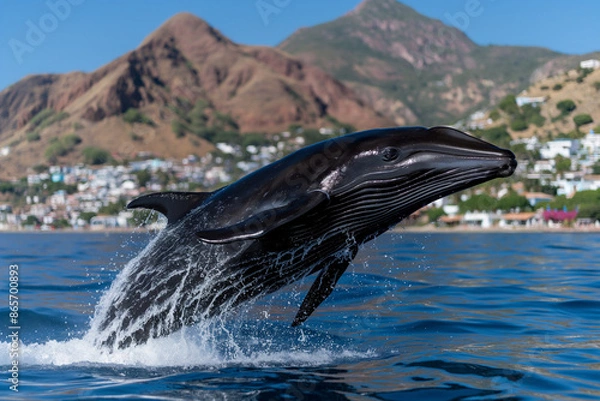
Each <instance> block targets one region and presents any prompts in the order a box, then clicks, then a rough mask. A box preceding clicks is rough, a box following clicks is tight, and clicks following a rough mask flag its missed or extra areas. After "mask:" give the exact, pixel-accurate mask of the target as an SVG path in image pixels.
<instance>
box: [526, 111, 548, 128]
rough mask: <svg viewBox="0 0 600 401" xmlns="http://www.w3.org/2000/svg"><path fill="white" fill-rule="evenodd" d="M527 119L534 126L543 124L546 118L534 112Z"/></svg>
mask: <svg viewBox="0 0 600 401" xmlns="http://www.w3.org/2000/svg"><path fill="white" fill-rule="evenodd" d="M529 121H530V122H531V123H532V124H534V125H535V126H536V127H541V126H543V125H544V123H545V122H546V118H545V117H543V116H542V115H540V114H535V115H533V116H531V118H530V119H529Z"/></svg>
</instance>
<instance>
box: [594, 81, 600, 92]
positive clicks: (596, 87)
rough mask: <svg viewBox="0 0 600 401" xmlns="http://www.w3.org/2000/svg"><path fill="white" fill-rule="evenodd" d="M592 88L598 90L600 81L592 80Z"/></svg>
mask: <svg viewBox="0 0 600 401" xmlns="http://www.w3.org/2000/svg"><path fill="white" fill-rule="evenodd" d="M593 85H594V89H596V90H597V91H600V81H596V82H594V84H593Z"/></svg>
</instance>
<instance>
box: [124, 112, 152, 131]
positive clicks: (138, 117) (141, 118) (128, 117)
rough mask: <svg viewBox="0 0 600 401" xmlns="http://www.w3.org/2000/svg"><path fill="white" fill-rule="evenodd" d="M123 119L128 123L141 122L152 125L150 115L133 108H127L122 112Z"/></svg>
mask: <svg viewBox="0 0 600 401" xmlns="http://www.w3.org/2000/svg"><path fill="white" fill-rule="evenodd" d="M123 120H124V121H125V122H126V123H129V124H133V123H141V124H146V125H150V126H151V127H152V126H154V121H152V119H150V117H148V116H146V115H145V114H144V113H142V112H141V111H139V110H138V109H134V108H130V109H127V111H126V112H125V114H123Z"/></svg>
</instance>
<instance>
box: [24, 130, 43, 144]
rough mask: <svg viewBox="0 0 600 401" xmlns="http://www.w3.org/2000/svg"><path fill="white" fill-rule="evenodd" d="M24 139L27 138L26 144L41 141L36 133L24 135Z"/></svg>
mask: <svg viewBox="0 0 600 401" xmlns="http://www.w3.org/2000/svg"><path fill="white" fill-rule="evenodd" d="M25 138H27V142H35V141H39V140H40V139H41V137H40V134H39V133H38V132H37V131H32V132H28V133H26V134H25Z"/></svg>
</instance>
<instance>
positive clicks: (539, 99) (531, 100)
mask: <svg viewBox="0 0 600 401" xmlns="http://www.w3.org/2000/svg"><path fill="white" fill-rule="evenodd" d="M515 100H516V102H517V106H519V107H523V106H525V105H526V104H530V105H532V106H533V107H538V106H539V105H540V104H543V103H545V102H546V97H545V96H517V97H516V99H515Z"/></svg>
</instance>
